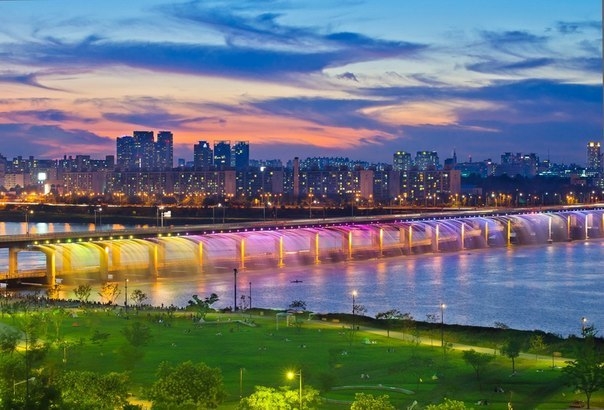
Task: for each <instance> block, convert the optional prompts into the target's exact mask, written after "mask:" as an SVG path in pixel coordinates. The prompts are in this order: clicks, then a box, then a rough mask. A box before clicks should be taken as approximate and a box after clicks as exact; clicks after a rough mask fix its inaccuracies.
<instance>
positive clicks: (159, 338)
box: [0, 300, 604, 410]
mask: <svg viewBox="0 0 604 410" xmlns="http://www.w3.org/2000/svg"><path fill="white" fill-rule="evenodd" d="M32 303H36V306H35V307H33V306H30V307H29V308H28V309H26V310H24V309H18V310H17V312H15V313H12V312H11V313H6V311H5V310H3V312H4V314H3V316H2V318H0V322H4V323H6V324H8V325H11V323H13V324H14V323H16V322H15V320H14V318H13V317H12V315H23V314H27V315H31V316H32V317H37V315H44V314H46V312H62V314H59V313H56V314H53V315H52V316H53V319H52V323H53V326H49V327H48V328H47V331H48V334H47V335H46V337H47V338H48V340H53V342H51V343H50V345H49V350H48V357H46V358H45V359H44V361H43V362H41V363H40V365H42V366H44V367H43V368H46V367H48V366H47V365H45V364H44V363H45V362H46V361H48V363H58V364H57V365H55V366H54V367H53V371H54V372H55V375H58V374H60V373H61V372H63V371H66V370H70V371H88V370H90V369H94V372H95V373H97V374H107V373H108V372H123V371H125V370H128V373H129V377H128V380H129V392H131V397H137V398H140V399H145V398H146V392H148V389H149V387H150V386H151V385H152V384H153V383H154V381H155V380H156V370H157V368H158V366H159V365H160V363H161V362H162V361H169V362H170V363H172V364H178V363H182V362H185V361H187V360H191V357H195V358H197V359H194V362H195V363H198V362H200V361H201V362H204V363H206V364H207V365H208V366H211V367H216V368H218V369H220V371H221V374H222V375H223V378H224V386H225V389H226V392H227V398H226V400H225V401H224V402H223V403H222V404H221V405H220V406H219V408H220V409H225V410H231V409H236V408H237V406H238V403H239V398H240V397H246V396H249V395H250V394H252V393H253V392H254V390H255V388H254V386H269V387H275V388H276V387H277V386H284V385H286V386H289V388H290V389H292V390H295V389H296V388H297V385H296V383H293V384H292V385H291V386H290V385H289V382H288V381H287V379H286V378H285V375H284V373H285V370H284V369H298V370H299V371H300V372H303V374H304V382H303V383H304V387H305V388H310V387H311V386H312V387H313V388H316V389H318V390H321V392H322V393H321V395H322V397H324V398H326V399H329V400H328V401H326V402H324V403H323V404H322V405H320V406H318V408H320V409H329V410H332V409H333V410H336V409H341V408H342V407H341V405H340V404H337V403H347V405H350V403H351V402H352V401H353V400H354V394H355V393H356V392H359V391H363V392H368V393H372V394H382V393H383V391H377V390H376V389H378V388H380V387H384V386H386V387H387V388H388V389H390V390H392V391H391V392H389V393H387V394H389V395H390V397H391V400H392V402H393V403H394V404H395V405H396V407H397V408H406V407H407V406H409V405H411V404H412V403H413V402H414V401H417V402H418V403H419V404H420V405H421V406H422V407H425V405H427V404H429V403H434V402H440V401H442V400H443V398H444V397H448V398H452V399H456V400H462V401H464V402H465V403H466V405H467V406H468V407H469V408H471V407H473V406H472V405H473V404H475V403H477V402H478V401H480V400H487V401H488V403H489V406H490V407H489V408H491V409H494V410H499V409H502V410H503V409H507V403H508V402H510V401H511V402H512V403H513V404H514V408H539V409H552V410H553V409H557V410H559V409H563V408H567V407H568V406H569V405H570V404H571V403H572V402H574V401H576V400H581V399H582V396H581V395H578V394H575V393H574V392H573V391H572V389H571V388H568V387H565V385H564V383H563V380H562V377H561V376H562V373H561V370H560V366H563V365H564V363H563V362H562V360H563V359H562V357H559V356H551V357H550V355H549V354H546V353H547V352H546V351H544V352H542V353H537V354H535V353H533V352H532V351H531V350H528V348H523V352H524V354H522V355H520V356H519V357H518V358H516V371H515V372H513V373H512V371H511V365H510V360H509V358H507V357H506V356H505V355H501V354H500V352H499V350H498V349H499V348H498V347H497V346H501V345H500V344H499V343H500V339H499V338H498V337H493V336H499V335H500V336H502V337H503V338H506V337H507V338H510V337H525V338H526V337H529V340H530V332H528V333H527V332H519V333H518V332H516V331H514V330H510V329H479V328H473V327H458V329H455V328H454V327H451V326H445V327H443V328H440V326H438V325H437V324H433V323H421V322H415V321H414V322H412V323H411V324H413V325H415V327H413V326H409V324H407V325H405V324H404V323H402V322H400V321H396V322H391V323H390V330H389V331H388V330H387V329H386V328H385V327H384V326H385V325H386V322H384V321H378V320H377V319H372V318H368V317H358V316H357V317H354V318H353V317H351V315H347V314H330V315H324V316H319V315H313V316H312V319H309V318H310V316H309V315H308V312H304V313H299V314H293V317H292V320H291V321H290V323H289V325H288V324H287V323H285V320H283V321H282V322H281V323H278V322H277V320H278V319H279V317H280V316H279V313H284V312H283V311H275V310H270V309H252V310H250V311H237V312H230V313H219V312H213V311H212V312H209V313H208V314H207V316H206V317H205V319H204V320H203V321H199V320H195V318H196V317H197V316H196V315H197V314H198V312H197V311H196V310H195V309H194V308H189V309H182V310H175V311H174V310H171V309H158V308H152V309H151V308H145V307H143V308H139V309H137V308H135V307H134V306H132V305H131V306H130V308H129V309H128V310H126V309H124V308H123V307H119V306H112V307H108V306H98V305H96V304H93V305H88V304H85V305H83V306H68V305H65V306H62V304H63V303H65V304H71V303H74V301H54V302H52V303H50V304H48V303H47V301H42V300H38V301H37V302H33V301H32ZM40 303H42V304H40ZM75 303H77V301H76V302H75ZM59 308H63V309H64V310H63V309H59ZM353 320H354V321H355V323H358V325H357V327H356V328H355V330H352V328H351V326H350V324H351V323H352V321H353ZM17 323H18V322H17ZM135 324H136V327H137V328H141V326H142V328H145V329H148V331H149V332H150V334H151V338H150V339H149V341H148V343H147V344H145V345H144V346H141V347H140V348H138V350H137V351H138V354H137V355H130V356H129V359H128V360H124V359H125V358H124V357H123V353H127V352H131V350H127V349H124V344H125V343H126V339H124V337H123V336H122V335H123V334H124V329H127V328H130V327H134V326H135ZM244 324H245V325H244ZM250 325H253V326H250ZM441 329H442V330H443V331H444V333H443V336H444V340H445V342H446V349H445V350H443V349H442V348H441V345H440V330H441ZM55 332H56V333H57V334H60V335H61V337H60V342H56V343H55V342H54V340H55V337H56V335H55ZM455 332H460V333H465V334H466V336H464V337H461V336H456V335H455ZM483 332H484V333H483ZM461 339H466V340H470V339H473V340H476V341H477V342H478V343H476V344H461V343H459V342H454V341H453V340H461ZM201 340H203V343H200V341H201ZM577 341H578V340H570V339H569V340H566V341H561V342H563V343H568V344H572V343H574V342H577ZM63 346H67V347H66V348H63ZM548 347H549V345H548ZM552 348H553V347H552ZM556 348H557V347H556ZM468 349H474V350H475V351H479V352H482V353H484V354H487V355H491V354H492V357H493V359H492V361H491V362H490V363H489V364H488V365H487V367H485V368H484V371H483V372H482V374H481V378H480V380H477V379H476V376H475V374H474V371H473V370H472V368H471V367H470V366H469V365H468V364H466V363H465V362H464V361H463V359H462V356H463V351H465V350H468ZM568 350H571V347H569V348H568ZM552 357H553V358H554V359H555V360H556V362H554V363H552ZM99 358H102V360H99ZM61 363H62V364H61ZM43 368H42V369H41V370H36V369H34V370H35V371H42V372H43ZM41 376H42V374H39V377H37V379H39V380H45V379H44V378H42V377H41ZM340 386H353V388H352V389H338V388H337V387H340ZM354 386H355V387H354ZM492 386H497V387H499V388H500V389H501V391H502V392H505V394H502V393H501V392H499V391H493V388H492ZM364 387H366V389H365V388H364ZM399 390H400V391H401V392H403V391H404V393H399ZM511 391H513V392H514V393H513V396H511V395H510V394H509V392H511ZM10 392H12V389H9V390H7V394H8V393H10ZM603 399H604V398H603V397H602V394H596V395H594V398H593V401H592V405H594V406H597V405H602V403H603V401H602V400H603ZM139 402H140V403H147V404H148V402H145V401H139Z"/></svg>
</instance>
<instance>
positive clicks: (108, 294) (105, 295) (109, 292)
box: [99, 282, 121, 305]
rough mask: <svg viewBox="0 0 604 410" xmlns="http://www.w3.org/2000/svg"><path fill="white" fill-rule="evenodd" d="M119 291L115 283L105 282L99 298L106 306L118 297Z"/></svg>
mask: <svg viewBox="0 0 604 410" xmlns="http://www.w3.org/2000/svg"><path fill="white" fill-rule="evenodd" d="M120 293H121V291H120V290H119V285H118V284H117V283H112V282H105V283H103V287H101V291H100V292H99V296H100V297H101V299H102V300H103V302H105V303H107V304H111V305H112V304H113V303H114V302H115V299H117V297H118V296H119V295H120Z"/></svg>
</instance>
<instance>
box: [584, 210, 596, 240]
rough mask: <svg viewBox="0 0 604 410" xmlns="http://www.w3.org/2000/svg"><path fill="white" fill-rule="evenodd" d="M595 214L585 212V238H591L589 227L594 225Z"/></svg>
mask: <svg viewBox="0 0 604 410" xmlns="http://www.w3.org/2000/svg"><path fill="white" fill-rule="evenodd" d="M593 218H594V215H593V214H585V239H589V227H590V226H592V225H593Z"/></svg>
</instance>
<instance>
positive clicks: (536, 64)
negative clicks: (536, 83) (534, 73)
mask: <svg viewBox="0 0 604 410" xmlns="http://www.w3.org/2000/svg"><path fill="white" fill-rule="evenodd" d="M554 63H555V60H553V59H551V58H529V59H524V60H520V61H516V62H504V61H497V60H490V61H483V62H480V63H473V64H468V65H466V69H468V70H470V71H476V72H479V73H490V74H494V73H497V74H504V73H505V74H509V73H519V72H520V71H523V70H529V69H533V68H542V67H547V66H550V65H553V64H554Z"/></svg>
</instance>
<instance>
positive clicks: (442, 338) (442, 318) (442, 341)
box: [440, 303, 447, 347]
mask: <svg viewBox="0 0 604 410" xmlns="http://www.w3.org/2000/svg"><path fill="white" fill-rule="evenodd" d="M446 307H447V305H445V304H444V303H441V304H440V345H441V347H445V308H446Z"/></svg>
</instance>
